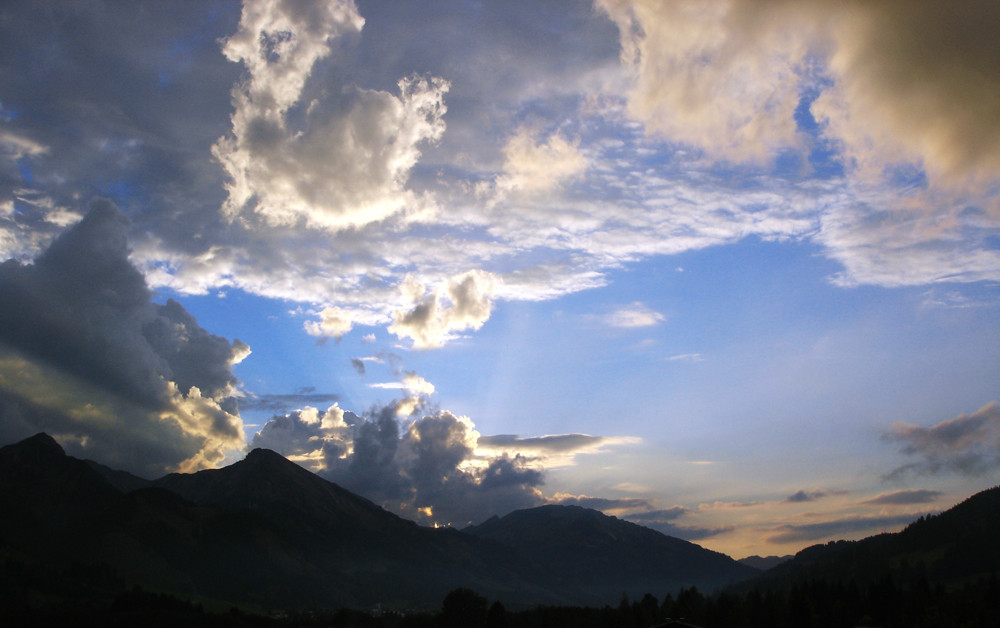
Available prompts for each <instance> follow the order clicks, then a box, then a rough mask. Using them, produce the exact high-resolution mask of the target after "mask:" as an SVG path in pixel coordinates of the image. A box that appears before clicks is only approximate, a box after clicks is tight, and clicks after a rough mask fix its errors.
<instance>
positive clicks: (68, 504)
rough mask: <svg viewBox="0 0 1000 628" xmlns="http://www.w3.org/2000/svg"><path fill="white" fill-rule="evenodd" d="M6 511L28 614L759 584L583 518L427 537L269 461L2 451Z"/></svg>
mask: <svg viewBox="0 0 1000 628" xmlns="http://www.w3.org/2000/svg"><path fill="white" fill-rule="evenodd" d="M0 504H2V505H3V509H2V514H0V560H2V561H3V563H2V565H3V572H2V573H0V580H2V582H0V584H3V585H4V588H3V591H4V595H5V596H7V598H6V601H9V600H17V601H18V603H26V604H39V605H41V604H46V603H48V602H50V601H51V600H52V599H59V600H65V599H76V598H79V599H82V600H91V601H93V600H97V601H100V599H102V596H103V598H106V599H111V598H113V597H114V596H115V595H116V594H117V593H119V592H120V591H121V590H122V589H123V588H124V587H127V586H131V585H133V584H141V585H142V586H144V587H149V588H152V589H155V590H157V591H162V592H167V593H171V594H176V595H182V596H189V597H193V598H196V599H201V600H209V601H211V600H217V601H221V602H225V603H227V604H229V603H237V604H244V605H248V606H251V607H255V608H258V609H268V608H337V607H342V606H343V607H355V608H365V607H371V606H374V605H375V604H381V605H383V606H384V607H390V608H392V607H396V608H433V607H436V606H437V605H438V604H439V603H440V601H441V600H442V599H443V597H444V596H445V594H446V593H447V592H448V591H450V590H452V589H455V588H458V587H467V588H471V589H474V590H476V591H478V592H480V593H482V594H484V595H487V596H489V597H490V598H493V599H498V600H503V602H504V603H505V604H507V605H509V606H524V605H534V604H554V605H558V604H589V605H596V606H602V605H605V604H614V603H617V601H618V599H619V598H620V596H621V593H622V592H623V591H633V590H634V591H636V592H639V593H642V592H645V591H650V590H654V591H656V592H657V593H661V592H664V591H666V590H669V589H665V588H664V587H669V588H679V587H681V586H689V585H691V584H698V585H699V586H710V585H713V584H724V583H727V582H730V581H732V580H733V579H734V578H739V577H741V576H745V575H747V574H748V573H750V570H748V569H747V568H745V567H741V566H739V565H737V564H736V563H735V562H734V561H732V560H731V559H729V558H727V557H725V556H723V555H721V554H717V553H715V552H709V551H708V550H705V549H703V548H700V547H698V546H696V545H693V544H690V543H687V542H684V541H679V540H677V539H672V538H670V537H666V536H664V535H662V534H660V533H658V532H654V531H652V530H648V529H646V528H641V527H639V526H635V525H634V524H627V523H625V522H622V521H618V520H617V519H614V518H611V517H605V516H604V515H601V514H600V513H597V512H596V511H587V510H584V509H573V510H568V511H565V512H566V513H569V514H571V515H572V516H571V517H568V518H566V517H552V516H549V515H551V514H552V513H557V512H560V511H559V510H558V509H557V510H545V509H541V510H540V511H538V512H535V511H524V512H523V513H514V514H512V515H510V516H509V517H512V518H505V519H504V520H499V521H500V522H507V523H504V524H503V525H507V524H509V523H511V522H517V521H518V520H519V519H521V518H524V517H527V518H529V519H531V518H533V517H534V518H537V517H539V515H542V517H541V519H539V520H537V521H535V523H536V524H537V525H538V526H540V527H536V528H535V536H526V537H524V538H523V539H521V541H518V540H517V539H516V538H512V537H510V536H509V535H508V536H507V537H503V538H501V537H502V535H500V537H497V538H490V535H489V534H487V533H486V532H485V531H488V530H490V529H495V528H496V526H497V524H498V522H488V523H489V525H487V524H483V526H480V529H479V531H478V532H479V533H478V534H465V533H462V532H459V531H456V530H450V529H443V530H435V529H430V528H424V527H420V526H418V525H416V524H415V523H413V522H411V521H407V520H405V519H402V518H400V517H397V516H396V515H394V514H392V513H389V512H388V511H386V510H384V509H382V508H381V507H379V506H377V505H375V504H373V503H372V502H370V501H368V500H366V499H364V498H362V497H359V496H357V495H355V494H353V493H351V492H349V491H347V490H345V489H343V488H341V487H340V486H338V485H336V484H333V483H331V482H328V481H326V480H323V479H322V478H320V477H318V476H316V475H315V474H313V473H311V472H309V471H307V470H305V469H303V468H301V467H299V466H298V465H296V464H294V463H292V462H289V461H288V460H286V459H285V458H283V457H281V456H280V455H278V454H276V453H274V452H271V451H268V450H254V451H252V452H251V453H250V454H249V455H248V456H247V457H246V459H245V460H242V461H240V462H237V463H235V464H233V465H230V466H228V467H226V468H223V469H216V470H208V471H201V472H198V473H193V474H171V475H168V476H165V477H163V478H160V479H158V480H155V481H146V480H142V479H141V478H137V477H135V476H131V475H129V474H127V473H124V472H120V471H115V470H113V469H108V468H107V467H102V466H101V465H97V464H96V463H92V462H87V461H83V460H78V459H75V458H72V457H70V456H67V455H65V453H64V452H63V450H62V449H61V448H60V447H59V445H58V444H57V443H56V442H55V441H54V440H53V439H52V438H50V437H49V436H47V435H44V434H39V435H37V436H34V437H32V438H29V439H27V440H25V441H22V442H20V443H17V444H14V445H9V446H7V447H3V448H2V449H0ZM571 520H575V521H576V523H573V521H571ZM567 526H569V527H567ZM588 526H589V527H588ZM546 528H551V532H550V533H549V534H550V535H551V538H556V537H558V538H560V539H562V541H561V543H560V544H559V545H558V547H557V548H553V550H552V551H551V552H549V553H539V552H534V551H533V550H532V549H531V548H530V547H527V546H525V545H524V542H535V543H542V542H544V538H543V537H544V530H545V529H546ZM570 528H573V529H575V530H576V535H575V536H572V535H569V534H568V530H569V529H570ZM538 535H542V536H538ZM514 536H515V537H517V536H519V535H517V534H515V535H514ZM511 543H513V544H514V545H516V546H518V547H519V548H520V549H518V547H512V546H511ZM519 543H520V545H519ZM652 548H656V549H655V551H654V550H653V549H652ZM2 601H5V600H0V602H2Z"/></svg>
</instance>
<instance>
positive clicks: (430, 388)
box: [361, 362, 434, 395]
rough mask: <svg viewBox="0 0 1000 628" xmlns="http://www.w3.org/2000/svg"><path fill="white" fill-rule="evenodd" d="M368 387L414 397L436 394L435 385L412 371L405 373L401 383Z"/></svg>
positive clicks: (370, 385)
mask: <svg viewBox="0 0 1000 628" xmlns="http://www.w3.org/2000/svg"><path fill="white" fill-rule="evenodd" d="M361 365H362V366H364V362H361ZM368 386H369V387H370V388H382V389H385V390H405V391H407V392H409V393H410V394H412V395H433V394H434V384H432V383H430V382H429V381H427V380H426V379H424V378H423V377H421V376H420V375H417V374H416V373H414V372H412V371H407V372H406V373H404V375H403V381H401V382H388V383H378V384H368Z"/></svg>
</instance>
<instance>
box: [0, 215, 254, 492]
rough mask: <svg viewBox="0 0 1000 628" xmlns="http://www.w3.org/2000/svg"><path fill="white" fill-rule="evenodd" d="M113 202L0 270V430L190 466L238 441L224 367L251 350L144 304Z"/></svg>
mask: <svg viewBox="0 0 1000 628" xmlns="http://www.w3.org/2000/svg"><path fill="white" fill-rule="evenodd" d="M127 228H128V222H127V220H126V218H125V217H124V216H123V215H122V213H121V212H120V211H119V210H118V208H117V207H115V206H114V205H113V204H111V203H110V202H107V201H96V202H94V203H92V205H91V207H90V211H89V212H88V213H87V215H86V216H85V217H84V219H83V220H82V221H81V222H79V223H78V224H76V225H75V226H73V227H71V228H70V229H68V230H67V231H65V232H64V233H63V234H62V235H60V236H59V237H58V238H57V239H56V240H55V241H54V242H53V243H52V245H51V246H50V247H49V248H48V249H47V250H46V251H45V252H44V253H43V254H42V255H40V256H39V257H38V258H37V259H36V260H35V262H34V264H30V265H22V264H20V263H18V262H16V261H14V260H8V261H6V262H4V263H3V264H2V265H0V414H2V415H3V417H4V420H3V421H2V422H0V430H2V437H3V440H5V441H11V440H16V439H18V438H23V437H26V436H29V435H30V434H31V433H34V432H37V431H48V432H49V433H51V434H52V435H53V436H55V437H56V438H57V439H59V440H60V441H62V442H63V444H64V445H65V446H66V447H67V449H68V450H69V451H70V452H71V453H73V454H76V455H83V456H86V457H88V458H93V459H96V460H99V461H101V462H104V463H106V464H109V465H113V466H117V467H121V468H125V469H128V470H130V471H133V472H136V473H140V474H142V475H146V476H152V475H156V474H159V473H163V472H165V471H168V470H178V469H180V470H195V469H198V468H202V467H206V466H212V465H214V464H215V463H217V462H219V461H220V460H221V459H222V458H223V456H224V455H225V452H226V451H228V450H232V449H234V448H238V447H240V446H242V444H243V432H242V421H241V420H240V417H239V411H238V408H237V399H236V397H235V396H234V395H235V393H236V389H237V386H238V382H237V380H236V377H235V376H234V375H233V372H232V366H233V365H234V364H236V363H238V362H239V361H240V360H242V359H243V358H244V357H246V355H248V354H249V353H250V349H249V347H247V346H246V345H245V344H244V343H242V342H240V341H239V340H235V341H233V342H232V343H230V342H229V341H227V340H225V339H224V338H220V337H219V336H215V335H213V334H210V333H209V332H207V331H206V330H204V329H202V328H201V327H200V326H199V325H198V323H197V321H196V320H195V319H194V317H192V316H191V315H190V314H189V313H188V312H187V311H186V310H185V309H184V308H183V306H181V305H180V304H179V303H177V302H176V301H173V300H167V302H166V303H164V304H156V303H153V302H152V301H151V293H150V291H149V289H148V287H147V286H146V283H145V281H144V280H143V277H142V275H141V274H140V273H139V271H138V270H136V268H135V267H134V266H132V265H131V263H130V262H129V261H128V242H127V237H126V233H127Z"/></svg>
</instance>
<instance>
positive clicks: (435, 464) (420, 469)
mask: <svg viewBox="0 0 1000 628" xmlns="http://www.w3.org/2000/svg"><path fill="white" fill-rule="evenodd" d="M407 404H408V401H402V402H394V403H392V404H390V405H387V406H384V407H381V408H376V409H374V410H372V411H370V412H368V413H366V414H365V416H364V417H361V416H358V415H356V414H354V413H352V412H345V411H343V410H342V409H341V408H340V407H339V406H337V405H333V406H331V407H330V408H329V409H327V410H326V411H325V412H319V411H318V410H315V409H312V408H307V409H305V410H297V411H295V412H291V413H288V414H286V415H281V416H275V417H273V418H272V419H271V420H270V421H268V422H267V424H266V425H265V426H264V427H263V428H262V429H261V430H260V431H259V432H258V433H257V434H256V435H255V436H254V439H253V442H252V443H251V446H253V447H266V448H269V449H273V450H275V451H278V452H279V453H281V454H283V455H286V456H289V457H290V458H291V459H293V460H297V461H299V462H300V463H302V464H304V465H306V466H308V467H310V468H312V469H313V470H314V471H316V472H317V473H319V474H320V475H321V476H323V477H325V478H327V479H329V480H332V481H334V482H337V483H338V484H340V485H342V486H344V487H346V488H348V489H349V490H352V491H355V492H357V493H359V494H361V495H364V496H365V497H367V498H369V499H371V500H373V501H375V502H378V503H380V504H382V505H383V506H385V507H386V508H389V509H390V510H392V511H394V512H397V513H399V514H401V515H404V516H406V517H409V518H412V519H416V520H418V521H421V522H424V523H439V524H447V523H451V524H454V525H465V524H468V523H470V522H479V521H482V520H484V519H486V518H488V517H490V516H492V515H496V514H506V513H508V512H510V511H512V510H516V509H518V508H527V507H531V506H536V505H539V504H541V503H543V501H544V499H543V498H542V496H541V494H540V493H539V492H538V489H537V488H536V487H537V486H539V485H540V484H541V483H542V480H543V477H542V472H541V470H539V469H537V468H534V467H532V466H529V464H528V463H529V461H528V460H527V459H526V458H525V457H524V456H521V455H517V454H515V455H509V454H506V453H505V454H502V455H498V456H494V457H491V458H488V459H486V460H483V459H481V458H480V457H479V455H478V454H477V453H476V446H477V439H478V438H479V435H478V433H477V432H476V431H475V428H474V426H473V425H472V422H471V421H469V420H468V419H466V418H464V417H458V416H455V415H454V414H452V413H450V412H447V411H438V412H435V413H433V414H428V415H425V416H422V417H420V418H418V419H415V420H408V419H405V418H402V417H400V416H399V412H400V410H401V409H402V408H403V407H404V406H406V405H407Z"/></svg>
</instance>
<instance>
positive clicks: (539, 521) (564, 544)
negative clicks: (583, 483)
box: [464, 505, 758, 601]
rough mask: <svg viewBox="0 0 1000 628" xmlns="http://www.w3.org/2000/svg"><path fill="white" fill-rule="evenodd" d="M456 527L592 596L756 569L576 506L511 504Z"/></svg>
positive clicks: (666, 588) (724, 580)
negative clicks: (505, 511)
mask: <svg viewBox="0 0 1000 628" xmlns="http://www.w3.org/2000/svg"><path fill="white" fill-rule="evenodd" d="M464 532H466V533H468V534H472V535H474V536H478V537H480V538H485V539H491V540H494V541H497V542H499V543H502V544H504V545H507V546H509V547H512V548H514V549H515V550H516V551H517V552H518V553H519V554H520V555H521V556H525V557H528V556H530V557H534V558H535V559H536V560H538V561H540V562H542V563H544V564H546V565H547V566H548V567H549V568H550V569H551V570H552V571H553V572H554V573H556V574H558V575H559V578H560V584H561V585H562V586H564V587H566V588H569V589H572V590H574V591H578V592H580V594H581V595H583V596H586V597H589V598H593V599H607V600H612V601H613V600H614V599H615V596H617V597H620V596H621V594H622V593H623V592H625V593H627V594H629V595H631V596H634V597H641V596H642V595H643V594H645V593H649V592H655V593H656V594H662V593H665V592H671V591H676V590H677V589H679V588H681V587H689V586H697V587H699V588H701V589H702V590H712V589H715V588H717V587H719V586H724V585H726V584H730V583H732V582H734V581H736V580H741V579H744V578H747V577H749V576H751V575H754V574H756V573H758V570H757V569H754V568H752V567H748V566H745V565H741V564H739V563H737V562H736V561H734V560H733V559H732V558H730V557H728V556H726V555H724V554H720V553H718V552H713V551H710V550H707V549H705V548H703V547H700V546H698V545H695V544H694V543H689V542H688V541H683V540H681V539H677V538H674V537H670V536H667V535H665V534H662V533H660V532H657V531H655V530H651V529H649V528H646V527H643V526H640V525H637V524H635V523H631V522H628V521H622V520H621V519H618V518H616V517H611V516H608V515H605V514H603V513H600V512H598V511H596V510H591V509H588V508H582V507H580V506H558V505H547V506H539V507H537V508H529V509H526V510H518V511H515V512H512V513H510V514H508V515H506V516H505V517H493V518H491V519H489V520H487V521H485V522H483V523H482V524H480V525H477V526H470V527H468V528H465V530H464Z"/></svg>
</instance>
